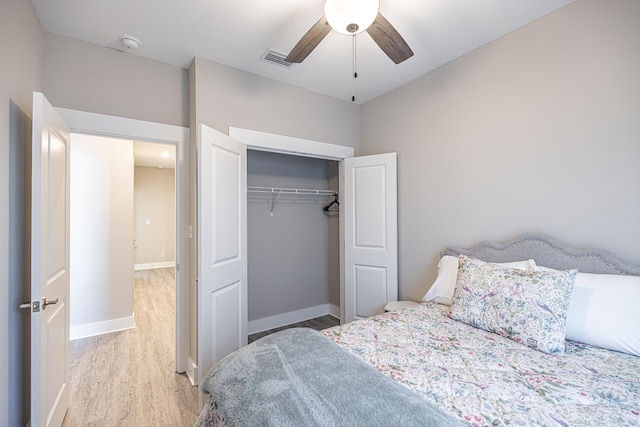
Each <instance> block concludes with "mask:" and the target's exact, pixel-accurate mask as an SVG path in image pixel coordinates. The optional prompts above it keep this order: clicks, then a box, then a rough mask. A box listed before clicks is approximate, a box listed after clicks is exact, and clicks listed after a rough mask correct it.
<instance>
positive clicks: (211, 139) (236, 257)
mask: <svg viewBox="0 0 640 427" xmlns="http://www.w3.org/2000/svg"><path fill="white" fill-rule="evenodd" d="M246 242H247V147H246V145H244V144H243V143H241V142H238V141H236V140H234V139H232V138H230V137H228V136H227V135H224V134H222V133H220V132H218V131H215V130H213V129H211V128H208V127H207V126H205V125H202V124H201V125H199V126H198V293H197V295H198V372H199V374H198V375H197V380H198V383H199V382H200V380H201V378H202V376H203V375H204V374H206V373H207V372H208V371H209V369H210V368H211V367H212V366H213V365H214V364H215V363H216V362H217V361H218V360H220V359H221V358H223V357H224V356H226V355H227V354H229V353H231V352H233V351H234V350H236V349H238V348H240V347H241V346H244V345H246V344H247V322H248V317H247V245H246Z"/></svg>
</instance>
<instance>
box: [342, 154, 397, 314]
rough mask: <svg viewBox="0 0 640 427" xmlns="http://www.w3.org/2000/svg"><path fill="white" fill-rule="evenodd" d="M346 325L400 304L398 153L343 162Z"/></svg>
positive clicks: (354, 158) (356, 158) (350, 159)
mask: <svg viewBox="0 0 640 427" xmlns="http://www.w3.org/2000/svg"><path fill="white" fill-rule="evenodd" d="M344 170H345V177H344V183H345V185H344V190H343V193H344V230H345V236H344V241H345V249H344V265H345V270H344V275H345V279H344V280H345V282H344V286H345V288H344V305H345V307H344V316H345V318H344V319H342V320H343V321H344V322H350V321H352V320H355V319H358V318H363V317H368V316H372V315H374V314H378V313H382V312H383V311H384V306H385V305H386V304H387V302H389V301H396V300H397V299H398V226H397V160H396V153H387V154H378V155H373V156H363V157H353V158H348V159H345V160H344Z"/></svg>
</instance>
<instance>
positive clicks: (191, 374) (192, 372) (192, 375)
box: [187, 356, 198, 386]
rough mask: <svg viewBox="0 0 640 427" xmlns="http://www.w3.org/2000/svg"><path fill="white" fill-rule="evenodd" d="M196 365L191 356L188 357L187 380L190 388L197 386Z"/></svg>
mask: <svg viewBox="0 0 640 427" xmlns="http://www.w3.org/2000/svg"><path fill="white" fill-rule="evenodd" d="M196 375H198V365H196V363H195V362H194V361H193V358H192V357H191V356H189V357H188V360H187V378H189V381H191V385H192V386H196V385H198V378H197V376H196Z"/></svg>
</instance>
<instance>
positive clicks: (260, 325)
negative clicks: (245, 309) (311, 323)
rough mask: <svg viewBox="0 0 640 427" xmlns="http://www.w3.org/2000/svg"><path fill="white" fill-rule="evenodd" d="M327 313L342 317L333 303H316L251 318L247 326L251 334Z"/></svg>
mask: <svg viewBox="0 0 640 427" xmlns="http://www.w3.org/2000/svg"><path fill="white" fill-rule="evenodd" d="M327 314H329V315H331V316H333V317H336V318H338V319H339V318H340V308H339V307H337V306H335V305H333V304H322V305H316V306H315V307H309V308H303V309H302V310H296V311H290V312H288V313H282V314H278V315H276V316H270V317H263V318H262V319H256V320H250V321H249V324H248V326H247V329H248V333H249V335H251V334H255V333H258V332H262V331H268V330H269V329H274V328H279V327H281V326H286V325H290V324H292V323H298V322H304V321H305V320H309V319H314V318H316V317H320V316H326V315H327Z"/></svg>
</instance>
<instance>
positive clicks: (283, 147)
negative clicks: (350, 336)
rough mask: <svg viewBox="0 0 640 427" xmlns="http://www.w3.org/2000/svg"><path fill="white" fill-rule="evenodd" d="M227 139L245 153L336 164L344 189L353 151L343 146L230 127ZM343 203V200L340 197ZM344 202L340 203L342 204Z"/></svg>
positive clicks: (342, 286) (341, 218)
mask: <svg viewBox="0 0 640 427" xmlns="http://www.w3.org/2000/svg"><path fill="white" fill-rule="evenodd" d="M229 136H230V137H231V138H234V139H236V140H238V141H240V142H243V143H245V144H246V145H247V149H248V150H257V151H269V152H272V153H280V154H289V155H293V156H301V157H314V158H319V159H326V160H335V161H338V165H339V166H338V175H339V176H338V194H341V189H343V188H344V185H345V183H344V162H343V160H344V159H346V158H350V157H354V151H355V150H354V148H353V147H347V146H346V145H337V144H329V143H326V142H319V141H312V140H309V139H302V138H295V137H291V136H285V135H278V134H273V133H266V132H260V131H255V130H250V129H243V128H237V127H231V126H229ZM340 198H341V199H342V196H340ZM341 201H343V200H341ZM339 229H340V231H339V233H340V239H339V241H340V242H344V235H345V224H344V215H339ZM344 268H345V266H344V245H343V244H342V243H341V244H340V323H344V322H345V320H346V313H345V302H344V298H345V295H344V293H345V276H344Z"/></svg>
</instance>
